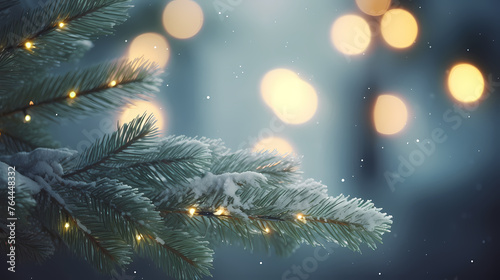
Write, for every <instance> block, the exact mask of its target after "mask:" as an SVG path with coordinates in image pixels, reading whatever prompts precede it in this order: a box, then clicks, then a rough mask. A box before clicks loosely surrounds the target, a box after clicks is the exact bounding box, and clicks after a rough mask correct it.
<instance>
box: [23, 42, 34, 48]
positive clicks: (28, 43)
mask: <svg viewBox="0 0 500 280" xmlns="http://www.w3.org/2000/svg"><path fill="white" fill-rule="evenodd" d="M24 46H25V47H26V48H27V49H31V48H32V47H33V43H31V42H26V43H25V44H24Z"/></svg>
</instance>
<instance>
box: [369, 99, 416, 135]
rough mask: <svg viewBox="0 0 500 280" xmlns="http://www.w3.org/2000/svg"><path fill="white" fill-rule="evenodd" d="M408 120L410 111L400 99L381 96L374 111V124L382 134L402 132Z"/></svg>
mask: <svg viewBox="0 0 500 280" xmlns="http://www.w3.org/2000/svg"><path fill="white" fill-rule="evenodd" d="M407 120H408V110H407V109H406V105H405V103H404V102H403V100H401V99H400V98H399V97H397V96H394V95H389V94H384V95H380V96H379V97H378V98H377V101H376V102H375V108H374V110H373V123H374V124H375V129H376V130H377V132H378V133H380V134H385V135H391V134H395V133H398V132H400V131H401V130H402V129H403V128H404V127H405V126H406V122H407Z"/></svg>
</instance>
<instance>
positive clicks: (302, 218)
mask: <svg viewBox="0 0 500 280" xmlns="http://www.w3.org/2000/svg"><path fill="white" fill-rule="evenodd" d="M297 220H299V221H301V222H303V223H306V222H307V220H306V217H304V215H302V214H297Z"/></svg>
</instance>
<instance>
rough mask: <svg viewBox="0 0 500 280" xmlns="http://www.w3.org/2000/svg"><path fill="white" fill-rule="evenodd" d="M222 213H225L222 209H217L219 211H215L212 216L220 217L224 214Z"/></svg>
mask: <svg viewBox="0 0 500 280" xmlns="http://www.w3.org/2000/svg"><path fill="white" fill-rule="evenodd" d="M224 211H225V209H224V207H219V209H217V211H215V213H214V215H215V216H219V215H222V214H224Z"/></svg>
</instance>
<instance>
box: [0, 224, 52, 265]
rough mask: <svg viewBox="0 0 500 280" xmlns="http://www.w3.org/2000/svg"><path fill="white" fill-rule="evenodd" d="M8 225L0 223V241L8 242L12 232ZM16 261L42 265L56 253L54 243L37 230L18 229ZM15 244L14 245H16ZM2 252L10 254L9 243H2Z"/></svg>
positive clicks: (31, 228) (46, 235)
mask: <svg viewBox="0 0 500 280" xmlns="http://www.w3.org/2000/svg"><path fill="white" fill-rule="evenodd" d="M6 224H7V223H4V222H3V221H2V222H0V240H7V237H8V236H9V233H10V230H9V229H8V228H7V227H6V226H5V225H6ZM14 244H15V248H16V260H19V261H21V262H25V263H29V262H34V263H36V264H41V263H42V262H43V261H45V260H47V259H49V258H50V257H51V256H52V255H53V254H54V252H55V247H54V243H53V242H52V240H51V239H50V236H49V235H48V234H47V233H45V232H43V231H41V230H39V229H37V228H33V227H30V228H29V229H26V228H21V227H19V226H17V227H16V238H15V243H14ZM14 244H13V245H14ZM0 251H2V252H10V245H9V244H8V243H7V242H0Z"/></svg>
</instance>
